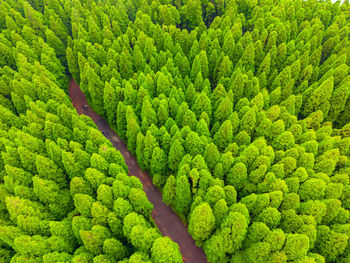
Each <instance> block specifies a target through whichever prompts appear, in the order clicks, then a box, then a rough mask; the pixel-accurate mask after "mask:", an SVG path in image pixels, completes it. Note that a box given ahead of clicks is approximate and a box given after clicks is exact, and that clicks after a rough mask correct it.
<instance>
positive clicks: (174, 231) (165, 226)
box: [69, 79, 207, 263]
mask: <svg viewBox="0 0 350 263" xmlns="http://www.w3.org/2000/svg"><path fill="white" fill-rule="evenodd" d="M69 96H70V98H71V100H72V102H73V106H74V108H75V109H76V110H77V112H78V114H79V115H81V114H85V115H87V116H89V117H91V119H92V120H93V121H94V122H95V124H96V125H97V127H98V128H99V130H100V131H101V132H103V133H104V136H105V137H106V138H108V139H109V140H110V141H111V142H112V143H113V145H114V147H115V148H117V150H119V151H120V153H121V154H122V155H123V157H124V159H125V162H126V164H127V166H128V168H129V175H134V176H136V177H138V178H139V179H140V181H141V183H142V184H143V190H144V191H145V193H146V195H147V198H148V200H149V201H150V202H151V203H152V204H153V207H154V208H153V211H152V214H151V215H152V218H153V220H154V222H155V223H156V225H157V227H158V228H159V230H160V232H161V233H162V234H163V235H164V236H168V237H170V238H171V240H173V241H174V242H176V243H177V244H179V246H180V250H181V253H182V259H183V261H184V262H185V263H197V262H198V263H203V262H207V260H206V257H205V254H204V252H203V250H202V249H201V248H199V247H197V246H196V245H195V242H194V240H193V239H192V237H191V236H190V234H189V233H188V231H187V228H186V226H185V225H184V223H183V222H182V221H181V219H180V217H179V216H178V215H176V214H175V212H174V211H173V210H172V209H171V208H170V207H169V206H168V205H166V204H165V203H163V202H162V194H161V193H160V191H159V189H158V188H157V187H156V186H155V185H154V184H153V183H152V179H151V177H150V176H149V175H148V173H147V172H145V171H142V170H141V168H140V167H139V165H138V163H137V160H136V158H135V157H134V156H133V155H132V154H131V153H130V152H129V150H128V149H127V146H126V144H125V142H123V141H122V140H121V139H120V138H119V136H118V135H117V134H116V133H115V132H114V131H113V130H112V129H111V127H109V125H108V123H107V122H106V121H105V120H104V119H103V118H102V117H100V116H99V115H97V113H95V112H94V111H93V110H92V109H91V108H90V107H85V109H84V108H83V105H88V103H87V100H86V98H85V95H84V93H83V92H82V91H81V89H80V87H79V86H78V84H77V83H76V82H75V80H74V79H72V80H71V82H70V84H69Z"/></svg>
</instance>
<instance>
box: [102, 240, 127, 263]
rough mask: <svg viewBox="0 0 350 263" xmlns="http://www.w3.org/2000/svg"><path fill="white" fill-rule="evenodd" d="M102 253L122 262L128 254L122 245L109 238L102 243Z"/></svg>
mask: <svg viewBox="0 0 350 263" xmlns="http://www.w3.org/2000/svg"><path fill="white" fill-rule="evenodd" d="M103 253H104V254H106V255H108V256H111V257H113V258H114V259H115V260H122V259H123V258H124V257H125V256H126V255H127V254H128V252H127V248H126V247H125V246H124V245H123V243H122V242H120V241H119V240H117V239H115V238H109V239H106V240H105V241H104V243H103Z"/></svg>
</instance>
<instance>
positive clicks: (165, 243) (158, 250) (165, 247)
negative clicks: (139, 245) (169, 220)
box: [151, 237, 182, 263]
mask: <svg viewBox="0 0 350 263" xmlns="http://www.w3.org/2000/svg"><path fill="white" fill-rule="evenodd" d="M151 251H152V252H151V258H152V262H155V263H166V262H171V263H180V262H182V257H181V253H180V250H179V246H178V245H177V244H176V243H175V242H172V241H171V240H170V238H169V237H161V238H158V239H156V240H155V241H154V244H153V246H152V249H151Z"/></svg>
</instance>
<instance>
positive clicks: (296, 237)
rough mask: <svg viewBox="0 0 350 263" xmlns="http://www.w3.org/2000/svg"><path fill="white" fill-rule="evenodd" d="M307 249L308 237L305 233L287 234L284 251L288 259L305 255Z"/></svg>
mask: <svg viewBox="0 0 350 263" xmlns="http://www.w3.org/2000/svg"><path fill="white" fill-rule="evenodd" d="M308 250H309V238H308V237H307V236H306V235H300V234H289V235H287V238H286V244H285V246H284V252H285V253H286V255H287V258H288V259H289V260H294V259H298V258H301V257H302V256H305V255H306V253H307V251H308Z"/></svg>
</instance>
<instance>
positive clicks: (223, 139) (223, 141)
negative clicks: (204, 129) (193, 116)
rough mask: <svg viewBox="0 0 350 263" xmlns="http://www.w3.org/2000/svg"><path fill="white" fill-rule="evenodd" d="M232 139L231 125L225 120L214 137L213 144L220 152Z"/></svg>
mask: <svg viewBox="0 0 350 263" xmlns="http://www.w3.org/2000/svg"><path fill="white" fill-rule="evenodd" d="M232 139H233V131H232V124H231V121H230V120H226V121H224V122H223V124H222V125H221V126H220V128H219V130H218V131H217V132H216V134H215V135H214V142H215V144H216V145H217V146H218V147H219V149H220V150H224V149H225V148H226V147H227V146H228V145H229V144H230V143H231V142H232Z"/></svg>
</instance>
